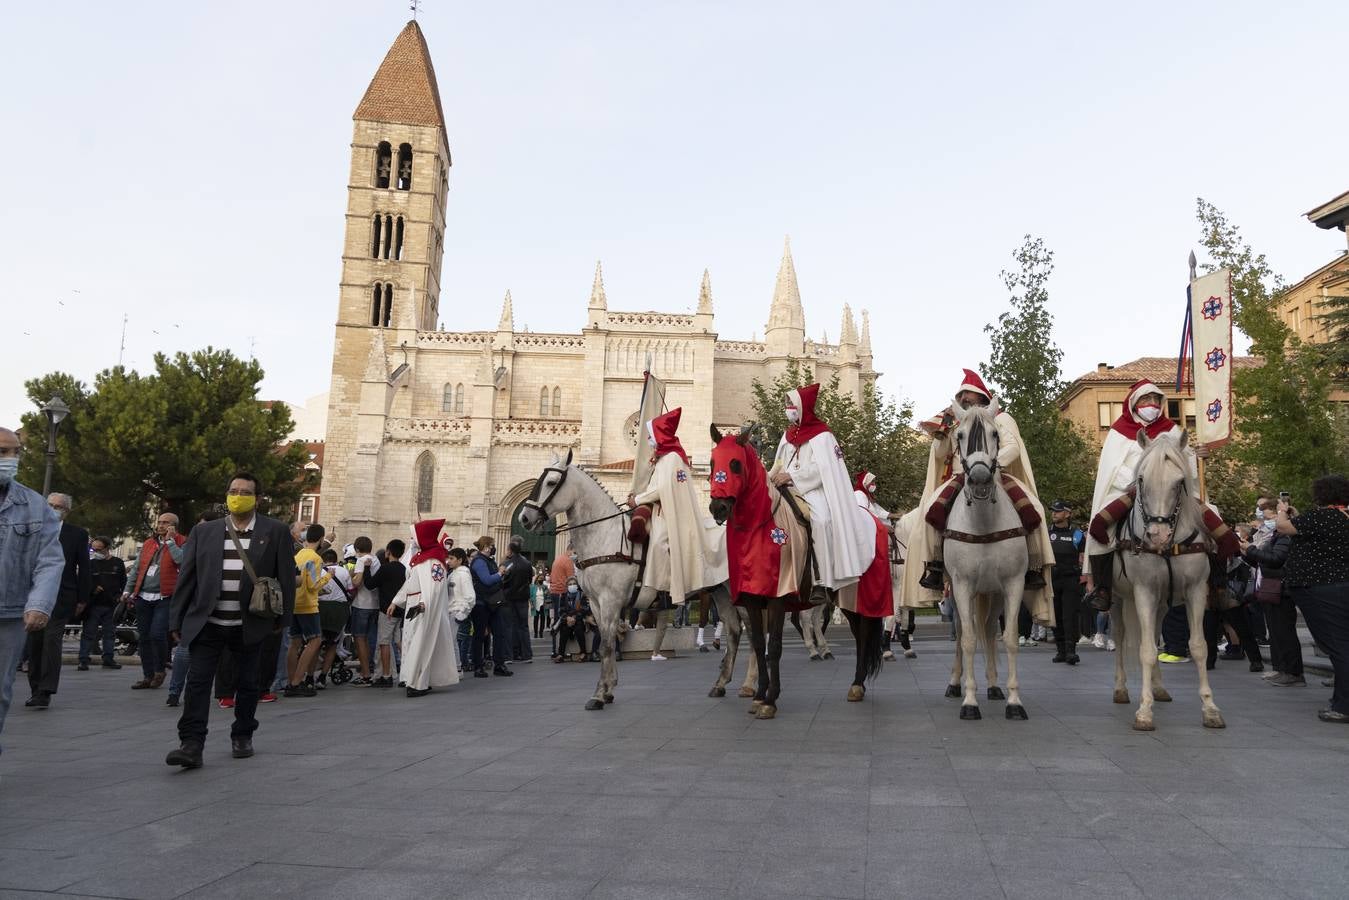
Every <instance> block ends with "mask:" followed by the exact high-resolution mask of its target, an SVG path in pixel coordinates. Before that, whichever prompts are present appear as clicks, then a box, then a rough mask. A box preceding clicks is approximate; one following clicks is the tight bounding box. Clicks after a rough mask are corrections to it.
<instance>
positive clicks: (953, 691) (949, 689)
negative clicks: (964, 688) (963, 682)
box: [946, 684, 960, 697]
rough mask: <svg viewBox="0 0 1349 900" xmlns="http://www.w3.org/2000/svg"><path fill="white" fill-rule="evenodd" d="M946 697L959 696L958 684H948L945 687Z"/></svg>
mask: <svg viewBox="0 0 1349 900" xmlns="http://www.w3.org/2000/svg"><path fill="white" fill-rule="evenodd" d="M946 696H948V697H959V696H960V685H958V684H948V685H947V686H946Z"/></svg>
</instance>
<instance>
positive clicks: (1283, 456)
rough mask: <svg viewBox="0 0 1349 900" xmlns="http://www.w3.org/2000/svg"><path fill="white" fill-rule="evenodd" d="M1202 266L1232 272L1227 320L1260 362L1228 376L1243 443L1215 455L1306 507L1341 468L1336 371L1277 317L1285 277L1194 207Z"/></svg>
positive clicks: (1213, 212) (1205, 210) (1231, 229)
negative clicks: (1316, 483)
mask: <svg viewBox="0 0 1349 900" xmlns="http://www.w3.org/2000/svg"><path fill="white" fill-rule="evenodd" d="M1197 206H1198V219H1199V224H1200V228H1201V234H1202V243H1203V245H1204V247H1205V248H1206V249H1207V250H1208V253H1209V256H1210V258H1211V260H1212V263H1211V264H1210V265H1207V266H1206V269H1208V270H1210V271H1211V270H1212V269H1214V268H1223V267H1226V268H1227V269H1230V270H1231V272H1232V300H1233V304H1232V320H1233V322H1234V323H1235V324H1236V326H1237V327H1238V328H1240V329H1241V330H1242V331H1243V332H1245V334H1246V335H1247V337H1249V338H1250V339H1251V353H1252V354H1253V355H1255V356H1258V357H1260V358H1261V359H1262V360H1263V364H1262V365H1260V366H1259V367H1257V368H1253V369H1237V370H1236V371H1235V372H1234V373H1233V376H1232V393H1233V396H1234V398H1235V416H1234V419H1235V422H1236V427H1237V428H1238V429H1239V430H1240V432H1241V440H1240V441H1237V442H1236V443H1234V444H1232V445H1231V446H1230V447H1229V448H1222V449H1220V450H1219V451H1217V452H1218V453H1220V454H1227V453H1231V454H1232V455H1234V456H1235V457H1236V459H1237V460H1238V461H1239V462H1241V463H1244V464H1246V465H1247V466H1248V467H1249V468H1250V469H1252V470H1254V471H1255V472H1257V473H1258V476H1259V487H1260V488H1262V489H1263V490H1264V491H1266V492H1267V491H1271V490H1274V491H1278V490H1287V491H1289V492H1290V493H1292V495H1293V498H1294V503H1295V504H1296V503H1297V502H1299V501H1302V502H1304V503H1305V502H1306V500H1307V499H1308V498H1307V490H1308V486H1309V485H1310V483H1311V481H1312V479H1314V478H1316V477H1317V476H1319V475H1323V474H1325V473H1327V472H1335V471H1341V472H1342V471H1344V470H1345V468H1346V463H1349V451H1347V450H1346V446H1345V441H1344V433H1343V431H1342V429H1341V427H1340V425H1339V423H1337V422H1336V419H1335V415H1334V413H1333V411H1332V409H1331V404H1330V402H1329V398H1330V386H1331V381H1332V378H1333V376H1334V368H1333V367H1331V366H1327V365H1326V364H1325V360H1324V357H1323V355H1322V354H1321V353H1319V352H1317V351H1316V350H1315V349H1314V348H1309V347H1307V346H1306V345H1304V344H1303V343H1302V342H1301V341H1300V340H1299V339H1298V337H1297V335H1296V334H1294V333H1293V332H1292V330H1291V329H1290V328H1289V327H1288V326H1287V325H1286V324H1284V322H1283V320H1282V319H1281V318H1279V314H1278V309H1279V301H1280V299H1281V296H1282V294H1283V292H1284V290H1285V288H1286V285H1285V283H1284V280H1283V278H1282V277H1280V276H1279V275H1278V273H1276V272H1275V271H1274V270H1273V269H1272V268H1271V267H1270V265H1269V262H1268V261H1267V260H1266V259H1265V255H1264V254H1263V253H1257V252H1256V251H1255V250H1254V249H1252V247H1251V245H1250V244H1249V243H1247V242H1246V239H1245V238H1244V237H1242V235H1241V230H1240V229H1239V228H1238V227H1237V226H1235V225H1233V224H1232V223H1231V222H1229V221H1228V220H1227V218H1226V216H1224V215H1223V214H1222V213H1221V212H1220V211H1219V210H1218V208H1217V207H1215V206H1214V205H1213V204H1211V203H1209V202H1207V201H1205V200H1204V199H1203V198H1200V199H1199V200H1198V202H1197Z"/></svg>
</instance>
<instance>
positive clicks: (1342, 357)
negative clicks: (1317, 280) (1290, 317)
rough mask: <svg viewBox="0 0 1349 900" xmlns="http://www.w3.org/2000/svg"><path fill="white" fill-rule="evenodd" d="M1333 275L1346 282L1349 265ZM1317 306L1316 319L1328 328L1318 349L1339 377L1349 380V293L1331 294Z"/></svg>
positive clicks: (1341, 282) (1348, 275) (1341, 281)
mask: <svg viewBox="0 0 1349 900" xmlns="http://www.w3.org/2000/svg"><path fill="white" fill-rule="evenodd" d="M1331 277H1332V278H1334V279H1336V280H1337V281H1338V283H1340V284H1345V283H1346V282H1345V281H1344V279H1349V266H1345V267H1343V268H1341V269H1337V270H1336V271H1335V272H1334V273H1333V274H1332V276H1331ZM1316 308H1317V314H1316V319H1317V321H1319V322H1320V323H1321V325H1322V327H1323V328H1325V330H1326V341H1325V343H1324V344H1320V345H1319V346H1318V347H1317V350H1318V351H1319V352H1320V353H1321V354H1322V355H1323V356H1324V357H1325V360H1326V362H1327V363H1329V365H1330V366H1332V367H1333V369H1334V372H1335V377H1336V378H1337V379H1339V380H1341V381H1344V380H1349V294H1331V295H1330V296H1327V297H1325V298H1324V299H1322V300H1321V301H1320V302H1318V303H1317V304H1316Z"/></svg>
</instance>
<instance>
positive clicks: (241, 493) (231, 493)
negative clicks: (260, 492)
mask: <svg viewBox="0 0 1349 900" xmlns="http://www.w3.org/2000/svg"><path fill="white" fill-rule="evenodd" d="M256 493H257V492H256V491H250V490H236V489H234V488H230V489H229V490H228V491H226V492H225V496H227V497H252V496H255V495H256Z"/></svg>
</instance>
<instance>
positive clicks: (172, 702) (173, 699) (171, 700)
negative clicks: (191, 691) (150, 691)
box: [164, 694, 178, 706]
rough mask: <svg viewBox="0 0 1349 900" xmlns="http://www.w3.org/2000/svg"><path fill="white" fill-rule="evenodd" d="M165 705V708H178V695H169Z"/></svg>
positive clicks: (165, 699)
mask: <svg viewBox="0 0 1349 900" xmlns="http://www.w3.org/2000/svg"><path fill="white" fill-rule="evenodd" d="M164 705H165V706H177V705H178V695H177V694H169V695H168V696H167V697H165V698H164Z"/></svg>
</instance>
